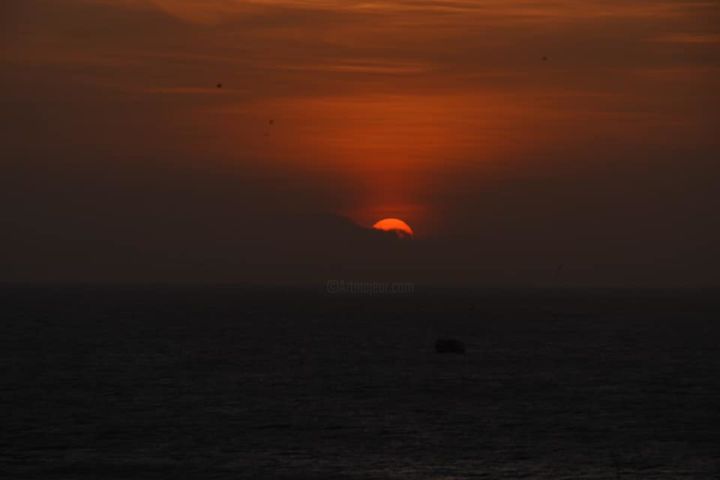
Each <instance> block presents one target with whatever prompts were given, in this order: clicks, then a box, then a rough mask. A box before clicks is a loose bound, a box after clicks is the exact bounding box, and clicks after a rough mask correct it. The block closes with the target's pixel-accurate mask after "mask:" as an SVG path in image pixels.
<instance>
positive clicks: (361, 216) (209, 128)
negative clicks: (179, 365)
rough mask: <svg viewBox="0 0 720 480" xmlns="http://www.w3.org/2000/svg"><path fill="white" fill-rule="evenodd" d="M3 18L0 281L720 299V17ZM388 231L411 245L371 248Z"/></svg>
mask: <svg viewBox="0 0 720 480" xmlns="http://www.w3.org/2000/svg"><path fill="white" fill-rule="evenodd" d="M0 22H1V23H0V31H1V32H2V33H0V55H1V56H0V62H1V64H0V65H1V67H0V88H2V91H3V92H4V93H3V96H2V100H1V102H2V113H0V125H1V128H0V140H2V144H3V149H4V154H3V155H2V159H1V160H0V178H1V179H2V180H0V181H2V184H3V185H2V187H3V188H2V192H3V193H2V195H3V202H2V206H1V207H0V209H1V212H0V213H2V216H3V218H4V219H6V223H7V225H9V228H8V229H6V230H5V231H4V232H3V234H2V237H1V238H2V242H3V246H4V252H5V253H4V254H3V256H0V279H9V280H12V279H60V280H61V279H73V280H78V279H84V278H87V279H113V278H123V279H143V278H154V279H171V280H173V279H175V280H177V279H183V280H192V279H194V278H202V279H204V280H208V279H210V280H212V279H213V278H217V279H222V280H226V281H229V280H249V281H252V280H257V281H272V280H278V279H283V278H292V279H295V280H298V281H299V280H300V279H303V278H310V277H313V278H322V277H323V275H330V273H329V272H330V271H332V270H333V269H335V270H340V271H343V270H345V271H348V270H349V271H351V272H357V269H358V268H360V267H362V268H360V270H362V271H363V272H365V273H363V274H368V275H370V273H368V272H373V271H374V272H379V271H382V272H384V273H383V275H391V276H392V275H399V276H402V277H403V278H405V277H413V276H415V277H417V278H418V279H422V280H426V281H441V282H444V281H459V282H460V283H463V282H465V283H487V284H493V283H513V282H516V283H547V282H554V281H557V279H556V278H555V277H553V276H552V275H550V274H549V273H548V272H555V271H556V269H557V267H558V265H560V264H562V265H565V266H564V267H563V271H564V272H570V273H565V274H564V275H565V278H564V279H562V281H564V282H567V283H568V284H620V285H622V284H668V285H670V284H672V285H696V284H718V283H720V282H718V280H719V279H718V275H717V273H716V272H717V271H718V267H720V262H719V260H720V259H719V255H718V250H717V247H716V245H717V244H718V243H717V242H718V240H720V238H718V237H719V236H720V226H718V224H717V221H716V220H715V218H714V217H715V214H714V212H713V206H714V205H716V204H717V203H718V200H720V199H719V198H718V194H717V188H716V184H717V180H718V177H719V175H718V173H720V172H719V171H718V170H719V168H720V167H718V165H717V159H718V157H719V154H720V141H718V136H717V125H718V124H719V122H720V108H719V107H720V80H719V79H720V42H719V41H718V39H719V38H720V27H719V26H720V5H719V4H718V3H717V2H714V1H712V2H710V1H697V2H688V1H679V0H677V1H670V0H640V1H633V2H628V1H620V0H603V1H579V0H565V1H555V2H541V1H524V2H506V1H499V0H497V1H494V0H493V1H462V0H455V1H443V0H424V1H420V0H414V1H410V0H407V1H387V2H361V1H341V0H326V1H323V0H320V1H310V0H305V1H300V0H298V1H292V0H290V1H284V0H277V1H273V0H267V1H260V0H257V1H239V0H238V1H233V0H202V1H200V0H22V1H20V0H10V1H6V2H3V4H2V6H0ZM219 85H220V86H221V88H219ZM384 216H400V217H402V218H404V219H406V220H407V221H408V222H409V223H410V224H411V225H413V227H414V228H415V230H416V231H417V232H418V239H417V241H416V242H415V243H414V244H413V246H412V247H402V248H401V249H400V250H398V249H397V247H396V245H395V243H394V242H389V243H388V242H386V240H387V239H384V238H380V239H377V238H376V237H374V236H373V235H372V232H367V231H366V230H365V229H364V228H363V227H367V226H368V225H370V224H371V223H372V222H373V221H374V220H376V219H378V218H380V217H384ZM318 219H320V220H318ZM343 219H346V220H343ZM347 219H350V220H352V222H355V223H356V224H357V226H355V227H352V224H350V227H348V223H347V222H349V220H347ZM388 249H389V250H388ZM163 252H164V253H163ZM328 252H330V253H328ZM329 258H330V259H329ZM183 259H185V260H186V261H185V260H183ZM3 265H4V266H5V267H4V268H3ZM182 265H185V266H182ZM386 267H387V268H386ZM393 272H394V273H393ZM459 272H460V273H459ZM355 274H357V275H360V273H355ZM548 275H550V276H548Z"/></svg>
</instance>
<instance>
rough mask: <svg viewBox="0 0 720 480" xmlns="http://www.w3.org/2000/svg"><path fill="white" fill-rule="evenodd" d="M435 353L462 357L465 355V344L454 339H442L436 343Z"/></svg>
mask: <svg viewBox="0 0 720 480" xmlns="http://www.w3.org/2000/svg"><path fill="white" fill-rule="evenodd" d="M435 352H436V353H455V354H459V355H462V354H464V353H465V344H464V343H463V342H461V341H460V340H456V339H454V338H440V339H438V340H437V341H436V342H435Z"/></svg>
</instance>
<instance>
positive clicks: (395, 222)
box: [373, 218, 415, 238]
mask: <svg viewBox="0 0 720 480" xmlns="http://www.w3.org/2000/svg"><path fill="white" fill-rule="evenodd" d="M373 228H374V229H376V230H382V231H384V232H393V233H395V234H396V235H397V236H398V237H401V238H406V237H413V236H414V235H415V232H413V229H412V228H410V225H408V224H407V223H405V222H403V221H402V220H400V219H399V218H384V219H382V220H380V221H379V222H377V223H375V225H373Z"/></svg>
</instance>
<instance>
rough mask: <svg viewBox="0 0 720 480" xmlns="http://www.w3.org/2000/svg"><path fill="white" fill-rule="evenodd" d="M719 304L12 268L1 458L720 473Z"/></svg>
mask: <svg viewBox="0 0 720 480" xmlns="http://www.w3.org/2000/svg"><path fill="white" fill-rule="evenodd" d="M719 314H720V295H718V292H714V291H689V290H688V291H669V290H668V291H660V290H565V291H563V290H532V289H522V290H521V289H518V290H476V291H469V290H468V291H453V290H426V291H424V290H422V289H420V288H418V289H416V290H415V291H414V292H412V293H407V294H404V295H403V294H401V295H391V294H387V295H355V296H353V295H331V294H328V293H326V292H324V291H322V289H317V290H312V289H306V290H302V289H297V290H295V289H289V288H284V289H280V288H277V289H270V288H252V287H241V286H177V287H169V286H144V287H139V286H138V287H133V286H104V287H101V286H94V287H93V286H73V287H69V286H68V287H59V286H55V287H52V286H42V287H41V286H35V287H32V286H12V285H6V286H4V287H2V288H0V368H1V370H0V372H1V373H0V380H1V382H0V420H1V422H0V425H1V426H0V476H1V477H2V478H7V479H161V478H162V479H164V478H173V479H178V478H179V479H185V478H187V479H216V478H233V479H240V478H248V479H464V478H483V479H519V478H525V479H536V478H537V479H712V478H720V315H719ZM438 338H454V339H458V340H460V341H462V342H463V343H464V344H465V346H466V353H465V354H464V355H455V354H438V353H436V352H435V348H434V344H435V341H436V340H437V339H438Z"/></svg>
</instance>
